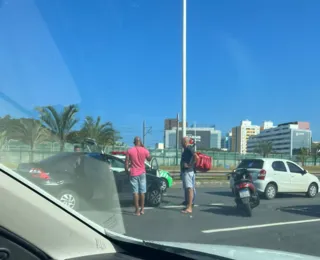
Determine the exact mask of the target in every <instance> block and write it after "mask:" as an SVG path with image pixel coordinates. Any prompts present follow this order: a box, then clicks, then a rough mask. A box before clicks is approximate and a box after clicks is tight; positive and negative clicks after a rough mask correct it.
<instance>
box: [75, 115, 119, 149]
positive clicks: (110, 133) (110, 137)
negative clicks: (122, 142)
mask: <svg viewBox="0 0 320 260" xmlns="http://www.w3.org/2000/svg"><path fill="white" fill-rule="evenodd" d="M80 132H81V134H80V136H83V137H88V138H92V139H95V140H96V141H97V142H98V143H99V144H102V145H103V146H106V145H110V144H113V143H114V142H115V140H114V139H115V133H116V131H115V130H114V129H113V127H112V123H111V122H105V123H101V117H100V116H98V117H97V119H94V118H93V117H92V116H87V117H86V118H85V120H84V124H83V126H82V129H81V130H80Z"/></svg>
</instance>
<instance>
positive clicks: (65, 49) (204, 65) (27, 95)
mask: <svg viewBox="0 0 320 260" xmlns="http://www.w3.org/2000/svg"><path fill="white" fill-rule="evenodd" d="M319 12H320V2H319V1H317V0H308V1H300V0H282V1H275V0H271V1H256V0H253V1H225V0H215V1H213V0H188V27H187V32H188V35H187V68H188V69H187V89H188V91H187V120H188V122H189V123H192V122H194V121H196V122H197V124H215V125H216V127H217V129H220V130H222V131H223V132H226V131H228V130H230V129H231V127H233V126H235V125H237V124H238V123H239V122H240V120H243V119H250V120H251V121H253V123H255V124H261V123H262V121H264V120H272V121H274V122H275V123H283V122H286V121H292V120H299V121H309V122H310V123H311V128H312V130H313V136H314V139H320V121H319V113H318V109H317V107H318V106H317V101H318V100H319V98H318V97H319V96H320V88H319V83H320V78H319V67H320V51H319V50H318V49H319V46H320V31H319V29H318V28H319V26H320V16H319V15H318V14H319ZM0 31H1V34H2V37H0V39H1V40H0V71H1V72H0V78H1V80H0V94H1V95H0V107H1V109H0V116H2V115H4V114H7V113H11V114H12V115H13V116H23V115H25V116H26V115H30V113H29V111H32V108H33V107H34V106H38V105H47V104H51V105H57V106H63V105H67V104H70V103H77V104H79V106H80V109H81V112H80V114H79V117H80V118H83V117H84V116H86V115H93V116H98V115H101V116H102V118H103V120H108V121H112V122H113V123H114V125H115V126H116V127H117V128H118V129H119V130H120V132H121V134H122V136H123V137H124V141H126V142H129V143H131V139H132V138H133V137H134V136H135V135H137V134H138V135H141V133H142V122H143V120H146V122H147V125H149V126H152V127H153V133H152V135H149V136H147V145H151V144H154V143H155V142H159V141H162V137H163V124H164V123H163V120H164V118H166V117H175V116H176V114H177V113H180V111H181V84H182V83H181V79H182V76H181V73H182V67H181V57H182V56H181V55H182V49H181V46H182V42H181V38H182V37H181V36H182V0H174V1H173V0H152V1H151V0H94V1H88V0H86V1H84V0H69V1H65V0H55V1H40V0H39V1H34V0H2V1H1V5H0ZM31 114H32V112H31ZM32 115H34V114H32Z"/></svg>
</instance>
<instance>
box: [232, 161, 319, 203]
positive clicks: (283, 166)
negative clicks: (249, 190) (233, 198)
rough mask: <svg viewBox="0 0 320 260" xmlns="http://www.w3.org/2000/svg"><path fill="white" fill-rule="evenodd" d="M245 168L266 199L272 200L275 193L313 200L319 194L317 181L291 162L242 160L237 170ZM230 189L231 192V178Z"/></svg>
mask: <svg viewBox="0 0 320 260" xmlns="http://www.w3.org/2000/svg"><path fill="white" fill-rule="evenodd" d="M242 168H246V169H248V170H249V171H250V172H251V174H252V179H253V183H254V185H255V186H256V188H257V190H258V191H259V192H260V193H263V194H264V196H265V197H266V199H269V200H270V199H274V198H275V197H276V195H277V193H305V194H306V195H307V196H308V197H310V198H313V197H315V196H316V195H317V193H318V192H319V187H320V182H319V179H318V178H317V177H316V176H314V175H312V174H310V173H308V171H306V170H304V169H303V168H301V167H300V166H299V165H298V164H296V163H295V162H293V161H289V160H283V159H275V158H261V159H244V160H242V161H241V163H240V164H239V165H238V167H237V169H242ZM232 175H233V174H231V175H230V188H231V189H232V191H233V186H234V184H233V178H232Z"/></svg>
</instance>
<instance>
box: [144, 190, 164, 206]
mask: <svg viewBox="0 0 320 260" xmlns="http://www.w3.org/2000/svg"><path fill="white" fill-rule="evenodd" d="M161 201H162V192H161V190H160V189H152V190H150V191H148V193H147V205H148V206H151V207H158V206H159V205H160V204H161Z"/></svg>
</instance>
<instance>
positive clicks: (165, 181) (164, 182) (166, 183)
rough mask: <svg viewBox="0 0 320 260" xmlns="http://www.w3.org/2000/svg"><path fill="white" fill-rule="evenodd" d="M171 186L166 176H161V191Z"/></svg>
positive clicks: (163, 191)
mask: <svg viewBox="0 0 320 260" xmlns="http://www.w3.org/2000/svg"><path fill="white" fill-rule="evenodd" d="M168 187H169V184H168V181H167V180H166V179H165V178H161V191H162V193H165V192H166V191H167V189H168Z"/></svg>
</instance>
